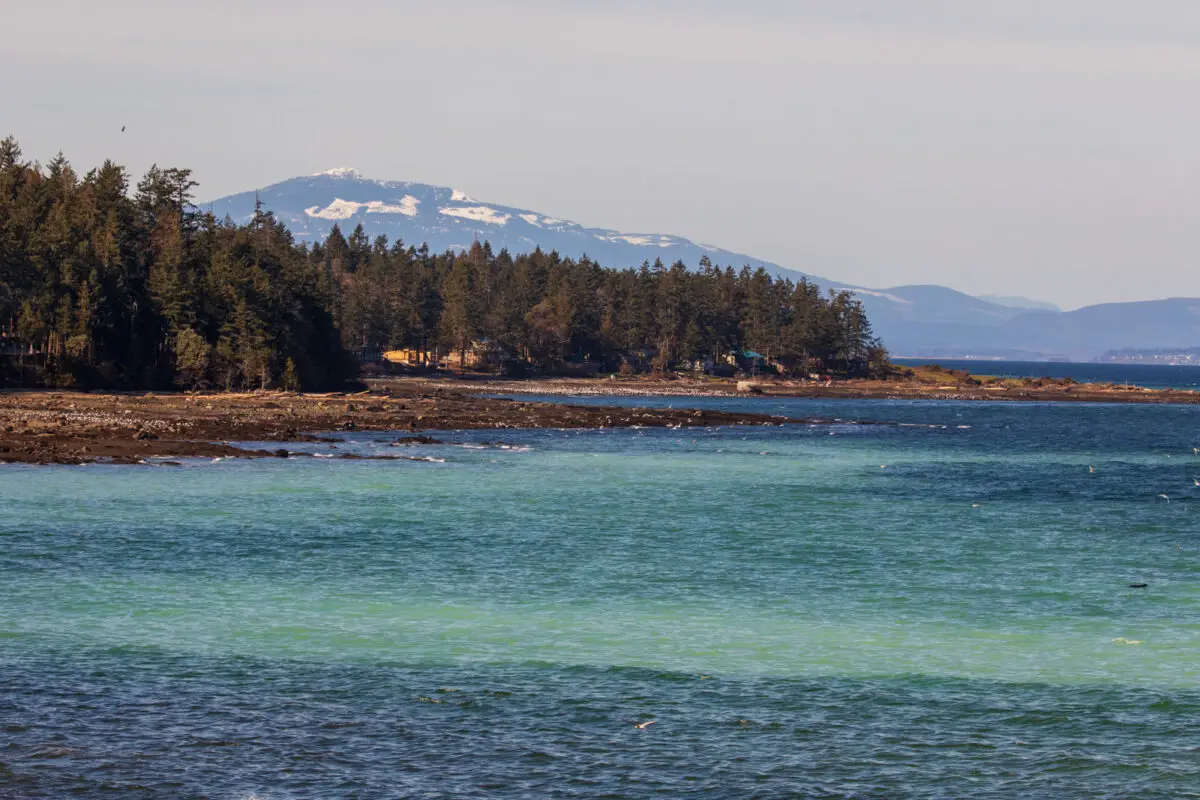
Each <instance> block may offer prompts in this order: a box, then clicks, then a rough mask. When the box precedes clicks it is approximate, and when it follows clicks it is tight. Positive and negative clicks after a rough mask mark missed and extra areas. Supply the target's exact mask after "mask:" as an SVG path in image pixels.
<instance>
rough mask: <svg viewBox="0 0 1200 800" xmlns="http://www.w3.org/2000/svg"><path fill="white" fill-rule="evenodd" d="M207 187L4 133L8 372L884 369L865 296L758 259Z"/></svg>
mask: <svg viewBox="0 0 1200 800" xmlns="http://www.w3.org/2000/svg"><path fill="white" fill-rule="evenodd" d="M195 188H196V183H195V182H194V181H193V180H192V179H191V172H190V171H189V170H186V169H161V168H158V167H153V168H151V169H150V170H149V171H148V172H147V173H146V174H145V175H144V176H143V177H142V179H141V180H140V181H139V182H138V183H137V185H136V186H134V187H133V190H132V191H130V189H131V184H130V179H129V176H128V173H127V171H126V170H125V169H124V168H123V167H121V166H119V165H117V164H114V163H112V162H105V163H104V164H103V165H102V166H100V167H98V168H95V169H92V170H91V171H89V172H87V173H86V174H83V175H80V174H79V173H77V172H76V171H75V170H74V169H73V168H72V167H71V165H70V164H69V162H68V161H67V160H66V159H65V158H63V157H62V156H61V155H60V156H58V157H56V158H55V159H53V160H52V161H51V162H50V163H49V164H46V165H45V166H42V165H39V164H36V163H31V162H28V161H25V160H23V158H22V153H21V149H20V147H19V146H18V144H17V142H16V141H15V140H14V139H12V138H11V137H10V138H8V139H5V140H3V141H2V142H0V381H3V383H2V384H0V385H10V386H11V385H17V384H25V385H46V386H57V387H96V388H208V387H213V388H224V389H241V388H284V389H325V388H334V387H337V386H340V385H343V384H344V383H345V382H346V381H348V380H350V379H353V378H354V377H355V376H356V375H357V373H358V371H359V368H360V365H361V363H362V362H363V361H364V360H373V359H375V358H377V357H378V354H380V353H381V352H383V351H386V350H395V349H402V348H403V349H411V350H414V351H419V352H421V353H427V352H439V351H440V352H446V353H449V352H454V351H457V352H459V353H464V352H466V351H467V350H468V349H471V348H476V347H479V346H480V344H481V343H484V344H485V345H486V347H487V348H488V349H489V350H491V351H493V352H499V353H502V354H503V360H504V362H505V363H508V364H512V363H516V364H519V365H523V366H524V367H527V368H528V369H529V370H531V371H535V372H543V373H547V374H553V373H555V372H561V371H565V370H568V369H569V368H570V366H571V365H572V364H578V363H581V362H586V363H589V364H592V365H595V366H596V367H597V368H600V369H603V370H606V371H616V370H617V369H622V368H624V369H626V370H641V369H646V370H657V371H668V370H673V369H683V368H687V369H701V368H704V367H705V366H706V365H707V366H710V367H712V366H715V365H732V366H735V367H745V366H746V365H747V363H748V362H747V358H750V359H751V363H753V365H754V368H756V369H760V368H761V369H764V370H768V371H777V372H780V373H783V374H788V373H791V374H808V373H811V372H813V371H820V372H825V373H832V374H840V375H848V376H855V375H866V374H869V373H872V372H880V371H883V370H885V369H886V367H887V354H886V352H885V351H884V350H883V348H882V347H881V345H880V343H879V342H878V340H877V339H876V338H875V337H874V335H873V334H872V332H871V327H870V324H869V322H868V320H867V318H866V314H865V313H864V311H863V308H862V306H861V304H860V303H859V302H858V301H856V300H855V299H854V298H853V296H852V295H851V294H850V293H848V292H840V293H830V294H827V295H823V294H822V293H821V292H820V290H819V289H818V288H817V287H816V286H814V285H813V284H811V283H808V282H807V281H804V280H801V281H799V282H792V281H789V280H784V279H780V278H775V277H773V276H771V275H770V274H768V273H767V272H766V271H764V270H762V269H758V270H751V269H749V268H745V267H744V268H742V269H741V270H734V269H733V268H731V267H724V268H722V267H718V266H716V265H713V264H710V263H707V262H706V263H702V264H701V265H700V269H699V270H698V271H689V270H688V269H687V268H686V267H685V266H684V265H683V264H681V263H676V264H674V265H670V266H667V265H664V264H662V263H655V264H644V265H643V266H642V267H641V268H640V269H623V270H617V269H608V268H605V267H603V266H602V265H600V264H597V263H595V262H593V261H591V260H589V259H587V258H581V259H578V260H575V259H570V258H563V257H560V256H559V255H558V254H557V253H546V252H542V251H540V250H535V251H534V252H532V253H527V254H520V255H512V254H510V253H508V252H507V251H501V252H500V253H493V252H492V250H491V248H490V247H489V245H488V244H487V243H477V244H476V245H475V246H473V247H472V248H470V249H469V250H468V251H466V252H454V251H451V252H445V253H431V252H430V251H429V250H428V248H427V247H424V246H413V245H410V244H408V243H405V242H389V241H387V239H386V238H383V237H381V238H378V239H375V240H373V241H372V240H369V239H368V237H366V236H365V235H364V234H363V232H362V229H361V227H360V228H358V229H356V230H354V231H353V232H351V233H350V234H349V235H345V234H344V233H343V232H342V231H341V230H340V229H338V228H337V227H334V229H333V230H332V231H331V233H330V235H329V236H328V237H327V238H326V240H325V241H324V242H321V243H316V244H313V245H311V246H309V245H307V244H298V243H296V241H295V240H294V239H293V237H292V235H291V233H290V232H289V231H288V230H287V228H286V227H285V226H284V225H283V224H282V223H280V222H278V221H277V220H276V219H275V218H274V217H273V216H272V215H271V213H270V211H269V210H266V209H259V211H258V212H257V213H256V214H255V215H254V217H253V219H251V220H250V221H249V222H247V223H245V224H238V223H235V222H233V221H232V220H230V219H228V218H226V219H217V218H215V217H214V216H213V215H212V214H209V213H205V212H204V211H203V210H202V209H200V208H197V207H196V206H195V205H194V203H193V191H194V189H195Z"/></svg>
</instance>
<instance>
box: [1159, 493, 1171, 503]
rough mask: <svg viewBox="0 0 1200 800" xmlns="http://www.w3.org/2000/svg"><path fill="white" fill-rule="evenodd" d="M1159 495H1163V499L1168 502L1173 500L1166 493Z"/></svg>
mask: <svg viewBox="0 0 1200 800" xmlns="http://www.w3.org/2000/svg"><path fill="white" fill-rule="evenodd" d="M1159 497H1161V498H1162V499H1163V500H1166V501H1167V502H1168V503H1170V502H1171V498H1169V497H1167V496H1166V495H1165V494H1160V495H1159Z"/></svg>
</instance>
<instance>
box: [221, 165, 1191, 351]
mask: <svg viewBox="0 0 1200 800" xmlns="http://www.w3.org/2000/svg"><path fill="white" fill-rule="evenodd" d="M257 198H258V199H260V200H261V201H262V203H263V205H264V207H265V208H267V209H269V210H270V211H272V212H273V213H274V214H275V216H276V217H277V218H278V219H279V220H280V221H281V222H283V223H285V224H286V225H287V226H288V228H289V229H290V230H291V231H292V233H293V235H294V236H295V237H296V239H297V240H298V241H300V242H310V243H312V242H318V241H321V240H323V239H324V238H325V237H326V236H327V235H328V234H329V231H330V229H331V228H332V227H333V225H334V224H335V223H336V224H338V225H340V226H341V228H342V230H343V231H344V232H345V233H347V234H348V233H349V232H350V231H352V230H353V229H354V228H355V227H356V226H357V225H360V224H361V225H362V226H363V230H364V231H365V232H366V233H367V235H368V236H371V237H372V238H374V237H376V236H387V237H388V239H389V240H390V241H392V242H395V241H397V240H400V241H403V242H406V243H408V244H412V245H416V246H420V245H421V244H422V243H426V244H428V245H429V247H430V249H431V250H433V251H435V252H441V251H444V250H448V249H458V250H465V249H466V248H468V247H470V246H471V244H472V242H474V241H475V240H476V239H479V240H480V241H489V242H491V244H492V247H493V249H494V250H496V251H499V250H501V249H507V250H509V251H510V252H512V253H523V252H528V251H530V250H533V249H534V248H535V247H541V248H542V249H543V250H546V251H551V250H555V251H557V252H559V253H560V254H562V255H564V256H571V257H573V258H578V257H580V256H583V255H587V256H589V257H590V258H592V259H593V260H595V261H597V262H599V263H601V264H604V265H605V266H610V267H637V266H640V265H641V264H642V263H643V262H646V261H649V262H651V263H653V262H654V261H655V260H656V259H661V260H662V261H663V262H664V263H666V264H671V263H673V262H675V261H682V262H683V263H684V264H686V265H687V266H688V267H690V268H695V267H696V266H697V265H699V263H700V260H701V259H702V258H704V257H707V258H708V259H710V260H711V261H712V262H713V263H714V264H717V265H718V266H722V267H724V266H732V267H734V268H736V269H740V268H741V267H742V266H743V265H749V266H750V267H752V268H756V267H760V266H761V267H763V268H765V269H767V270H768V271H770V272H772V273H773V274H776V275H780V276H784V277H789V278H792V279H793V280H795V279H798V278H800V277H806V278H808V279H809V280H812V281H814V282H816V283H817V284H819V285H820V286H822V287H823V288H827V289H828V288H836V289H841V288H845V289H850V290H852V291H854V292H855V293H856V295H857V296H858V297H859V299H860V300H862V302H863V305H864V306H865V307H866V309H867V312H868V315H869V316H870V319H871V322H872V324H873V325H874V327H875V330H876V332H877V333H878V334H879V335H880V336H881V337H882V338H883V340H884V343H885V344H886V345H887V346H888V347H889V349H891V350H892V352H893V353H896V354H899V355H906V356H916V357H930V358H934V357H946V358H949V357H957V356H980V357H1006V358H1027V359H1044V358H1065V359H1076V360H1083V359H1091V358H1094V357H1096V356H1098V355H1100V354H1101V353H1103V352H1104V351H1107V350H1112V349H1118V348H1122V347H1177V346H1193V345H1197V344H1200V328H1198V323H1200V317H1198V316H1197V309H1200V300H1163V301H1157V302H1151V303H1116V304H1107V305H1104V306H1092V307H1090V308H1084V309H1079V310H1078V311H1072V312H1067V313H1063V312H1060V311H1058V310H1057V309H1056V308H1055V307H1053V306H1052V305H1050V304H1041V303H1038V301H1029V300H1026V299H1025V298H996V299H995V300H989V299H985V298H979V297H973V296H971V295H968V294H964V293H962V292H958V291H955V290H953V289H948V288H946V287H944V286H897V287H894V288H891V289H869V288H866V287H861V286H853V285H851V284H845V283H841V282H839V281H836V280H832V279H829V278H823V277H818V276H815V275H812V274H810V273H808V272H801V271H799V270H795V269H790V268H787V267H783V266H781V265H779V264H775V263H772V262H769V261H764V260H763V259H759V258H754V257H753V256H749V255H745V254H742V253H735V252H732V251H729V250H724V249H722V248H719V247H714V246H711V245H707V244H699V243H696V242H692V241H690V240H688V239H685V238H683V237H680V236H672V235H668V234H661V233H625V232H622V231H616V230H612V229H609V228H591V227H586V226H584V225H581V224H579V223H577V222H572V221H570V220H566V219H561V218H558V217H554V216H550V215H547V214H543V213H541V212H537V211H531V210H527V209H521V208H514V207H511V206H505V205H499V204H496V203H485V202H480V201H477V200H475V199H473V198H471V197H470V196H468V195H466V194H465V193H463V192H459V191H456V190H454V189H451V188H448V187H444V186H432V185H429V184H423V183H409V182H404V181H377V180H371V179H368V178H364V177H363V176H361V175H360V174H359V173H358V172H356V171H354V170H352V169H334V170H330V171H328V172H323V173H319V174H317V175H310V176H306V177H299V178H292V179H290V180H286V181H283V182H281V183H276V184H273V185H271V186H267V187H265V188H263V189H260V190H259V191H258V192H257ZM255 199H256V193H255V192H254V191H248V192H243V193H241V194H236V195H231V196H229V197H223V198H220V199H218V200H213V201H211V202H206V203H203V204H202V205H203V207H204V208H211V210H212V211H213V212H214V213H215V214H216V215H217V216H218V217H224V216H229V217H231V218H232V219H234V220H235V221H238V222H244V221H246V220H248V219H250V217H251V216H252V215H253V214H254V203H255ZM1030 306H1034V307H1036V308H1035V309H1031V308H1030Z"/></svg>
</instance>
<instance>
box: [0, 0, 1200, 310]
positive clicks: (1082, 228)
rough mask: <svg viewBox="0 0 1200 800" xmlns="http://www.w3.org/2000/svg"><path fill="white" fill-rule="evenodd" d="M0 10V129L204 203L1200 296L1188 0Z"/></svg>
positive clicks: (1070, 291) (1196, 11) (861, 281)
mask: <svg viewBox="0 0 1200 800" xmlns="http://www.w3.org/2000/svg"><path fill="white" fill-rule="evenodd" d="M4 17H5V28H6V29H7V31H8V32H7V33H6V34H5V44H4V46H3V48H0V76H2V77H0V136H3V135H7V134H13V135H15V136H16V137H17V139H18V140H19V141H20V143H21V145H22V147H23V149H24V151H25V154H26V156H27V157H30V158H36V159H38V160H41V161H48V160H49V159H50V158H51V157H52V156H53V155H54V154H55V153H57V152H59V151H62V152H64V153H65V154H66V155H67V157H68V158H69V159H70V160H71V162H72V163H73V164H74V165H75V166H76V167H77V168H78V169H81V170H83V169H86V168H89V167H91V166H95V165H97V164H99V163H100V162H102V161H103V160H104V159H105V158H112V159H113V160H115V161H118V162H120V163H123V164H126V165H128V166H129V167H130V168H131V170H132V171H133V172H134V173H135V174H140V172H142V171H143V170H145V168H146V167H148V166H149V165H150V164H152V163H157V164H159V165H160V166H184V167H190V168H191V169H192V170H193V171H194V177H195V178H196V180H197V181H199V183H200V188H199V189H198V196H199V197H200V198H201V199H213V198H216V197H221V196H224V195H227V194H232V193H234V192H239V191H245V190H248V189H253V188H256V187H261V186H266V185H269V184H271V183H276V182H278V181H281V180H284V179H286V178H289V177H293V176H296V175H304V174H309V173H313V172H317V171H320V170H323V169H328V168H330V167H336V166H351V167H355V168H357V169H358V170H359V171H360V172H362V173H363V174H364V175H366V176H368V177H373V178H378V179H386V180H411V181H421V182H426V183H433V184H438V185H449V186H454V187H456V188H458V189H460V190H462V191H465V192H467V193H468V194H470V195H471V196H473V197H476V198H480V199H481V200H484V201H491V202H494V203H497V204H504V205H510V206H518V207H524V208H530V209H533V210H536V211H538V212H541V213H545V214H549V215H553V216H556V217H565V218H568V219H572V220H575V221H577V222H580V223H582V224H585V225H589V226H603V227H611V228H616V229H619V230H623V231H626V232H655V233H670V234H675V235H680V236H686V237H688V238H690V239H693V240H696V241H700V242H705V243H710V244H714V245H717V246H720V247H722V248H725V249H728V250H733V251H735V252H742V253H747V254H751V255H753V256H755V257H757V258H762V259H766V260H770V261H774V262H776V263H779V264H781V265H783V266H787V267H791V268H794V269H799V270H803V271H805V272H808V273H811V274H816V275H821V276H825V277H829V278H833V279H835V280H838V281H843V282H847V283H854V284H858V285H861V286H869V287H875V288H884V287H890V286H897V285H904V284H915V283H936V284H941V285H946V286H951V287H954V288H956V289H960V290H962V291H966V292H970V293H972V294H1020V295H1026V296H1029V297H1033V298H1037V299H1041V300H1049V301H1052V302H1056V303H1058V304H1059V305H1061V306H1063V307H1064V308H1075V307H1079V306H1081V305H1087V304H1091V303H1099V302H1114V301H1125V300H1143V299H1155V298H1161V297H1172V296H1200V101H1198V98H1200V3H1197V2H1195V0H1141V2H1136V3H1134V2H1130V1H1129V0H1005V1H1004V2H990V3H982V2H966V1H965V0H858V1H857V2H856V1H855V0H786V2H785V1H783V0H779V1H776V0H740V2H737V3H732V2H727V1H726V2H716V1H714V0H691V1H690V2H682V1H681V0H638V2H632V1H631V0H560V1H559V2H549V1H548V0H510V2H485V1H484V0H456V1H455V2H406V1H405V0H393V1H392V2H385V1H384V0H343V2H338V3H332V2H315V1H314V0H288V1H287V2H282V0H260V1H258V2H255V1H254V0H241V1H240V2H232V1H230V0H204V2H195V0H190V1H189V2H186V3H185V2H176V1H175V0H106V1H105V2H103V3H97V2H94V0H91V1H89V2H79V1H78V0H38V2H36V3H35V2H20V0H14V2H12V3H9V4H6V6H5V8H4ZM122 126H125V128H126V130H125V132H124V133H121V127H122Z"/></svg>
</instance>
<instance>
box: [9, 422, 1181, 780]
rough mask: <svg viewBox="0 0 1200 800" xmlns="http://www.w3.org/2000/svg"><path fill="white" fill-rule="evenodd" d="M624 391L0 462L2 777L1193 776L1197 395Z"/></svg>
mask: <svg viewBox="0 0 1200 800" xmlns="http://www.w3.org/2000/svg"><path fill="white" fill-rule="evenodd" d="M608 402H611V401H608ZM640 402H642V403H655V404H675V405H681V406H694V405H709V406H720V407H726V408H735V409H737V408H745V409H753V410H765V411H767V412H769V413H775V414H790V415H797V416H799V415H803V416H827V417H831V418H839V419H841V420H842V422H841V423H839V424H837V425H833V426H811V427H810V426H798V427H792V426H789V427H775V426H759V427H754V428H747V429H737V428H724V429H711V430H704V429H700V430H680V431H670V430H668V431H663V430H625V431H618V430H602V431H569V432H567V431H504V432H503V433H502V438H503V442H500V443H497V442H496V440H497V438H498V437H499V436H500V435H501V434H498V433H495V432H483V433H480V432H474V433H466V432H458V433H447V434H442V435H440V436H442V438H444V439H445V440H446V442H447V444H444V445H429V446H420V447H411V448H403V449H399V448H394V447H389V446H388V445H387V443H386V441H382V442H381V441H376V440H377V439H381V438H384V439H386V437H380V436H379V435H378V434H350V435H347V441H346V443H344V444H342V445H340V446H339V450H340V451H342V452H345V451H353V452H360V453H363V454H371V453H387V454H396V453H402V454H404V455H408V456H412V457H413V458H414V460H405V461H399V462H390V461H389V462H371V461H330V460H321V459H313V460H286V461H285V460H267V461H250V460H224V461H219V462H215V463H214V462H211V461H209V460H195V461H188V462H186V463H185V464H184V466H182V467H158V468H154V467H119V466H88V467H18V466H8V467H0V482H2V485H3V495H2V499H0V586H2V587H3V591H2V592H0V686H2V687H3V691H2V692H0V796H13V797H62V796H68V795H70V796H85V797H89V796H112V797H147V798H149V797H168V796H169V797H212V798H249V797H260V798H310V797H313V798H332V797H447V798H449V797H539V798H542V797H647V796H665V797H677V796H688V797H712V798H726V797H762V798H774V797H822V798H835V797H845V798H884V797H886V798H900V797H914V798H918V797H919V798H950V797H965V796H970V797H996V798H999V797H1080V798H1083V797H1129V796H1137V797H1139V798H1176V797H1197V796H1200V569H1198V561H1197V556H1198V551H1200V526H1198V524H1197V509H1198V508H1200V505H1197V500H1200V487H1197V486H1195V483H1194V479H1196V478H1200V458H1197V457H1196V456H1195V455H1193V451H1192V448H1193V447H1196V446H1200V409H1198V408H1194V407H1179V406H1107V405H1060V406H1055V405H1005V404H968V403H949V402H934V403H889V402H813V401H804V400H773V399H772V400H742V401H734V400H714V399H702V400H694V399H688V400H671V399H661V398H660V399H655V400H642V401H640ZM868 421H875V422H886V423H888V424H882V425H868V424H852V423H854V422H868ZM307 447H309V449H311V450H313V451H314V452H322V453H326V452H332V451H330V450H329V449H328V446H327V445H311V446H307ZM1089 468H1094V470H1095V471H1094V472H1093V471H1091V470H1090V469H1089ZM1159 495H1166V496H1167V497H1168V498H1169V500H1167V499H1163V498H1161V497H1159ZM1130 583H1147V584H1148V587H1147V588H1145V589H1131V588H1128V584H1130ZM648 720H656V724H654V725H653V726H650V727H647V728H644V729H639V728H637V727H635V723H642V722H645V721H648Z"/></svg>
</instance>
